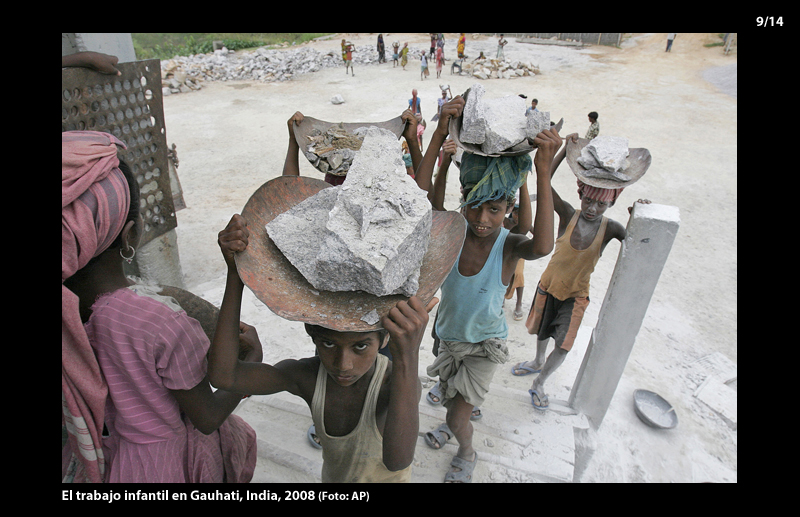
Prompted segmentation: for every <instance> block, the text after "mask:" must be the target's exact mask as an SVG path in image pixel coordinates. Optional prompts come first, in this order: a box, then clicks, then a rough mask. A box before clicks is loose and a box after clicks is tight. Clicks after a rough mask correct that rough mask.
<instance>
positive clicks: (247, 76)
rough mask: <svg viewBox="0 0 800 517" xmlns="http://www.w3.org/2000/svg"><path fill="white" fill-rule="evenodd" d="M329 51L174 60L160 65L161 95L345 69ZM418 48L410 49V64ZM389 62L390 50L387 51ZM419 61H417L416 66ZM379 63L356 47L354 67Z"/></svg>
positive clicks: (367, 49) (264, 51) (368, 50)
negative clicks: (213, 83) (206, 84)
mask: <svg viewBox="0 0 800 517" xmlns="http://www.w3.org/2000/svg"><path fill="white" fill-rule="evenodd" d="M331 46H332V48H331V50H329V51H327V52H321V51H319V50H316V49H313V48H310V47H303V46H299V47H296V48H288V49H269V48H267V47H260V48H258V49H256V50H254V51H252V52H239V53H233V52H231V51H229V50H227V49H225V48H222V49H219V50H215V51H214V52H213V53H209V54H193V55H190V56H175V57H173V58H172V59H168V60H163V61H161V79H162V83H163V85H162V86H163V88H162V90H163V92H164V95H170V94H172V93H181V92H186V91H191V90H195V89H199V88H200V87H201V86H200V84H201V82H202V81H262V82H275V81H288V80H291V79H292V77H294V76H295V75H300V74H307V73H310V72H317V71H319V70H322V69H323V68H334V67H340V66H344V62H343V61H342V53H341V51H340V50H339V49H338V43H336V42H333V41H332V42H331ZM420 52H422V49H421V48H414V47H410V46H409V64H411V63H413V62H414V60H413V59H412V57H411V56H418V55H419V54H420ZM386 59H387V62H389V63H390V62H391V59H392V54H391V47H389V48H387V50H386ZM418 61H419V60H417V62H418ZM377 62H378V51H377V49H376V48H375V45H356V49H355V52H353V65H354V66H359V65H369V64H373V63H377Z"/></svg>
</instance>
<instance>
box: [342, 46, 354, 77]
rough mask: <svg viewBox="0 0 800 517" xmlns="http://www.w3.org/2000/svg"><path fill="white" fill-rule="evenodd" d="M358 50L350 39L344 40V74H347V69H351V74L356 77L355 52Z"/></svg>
mask: <svg viewBox="0 0 800 517" xmlns="http://www.w3.org/2000/svg"><path fill="white" fill-rule="evenodd" d="M355 51H356V47H355V45H353V44H352V43H350V42H349V41H345V40H342V58H344V75H347V70H348V69H350V74H351V75H352V76H353V77H355V75H356V72H355V69H354V68H353V52H355Z"/></svg>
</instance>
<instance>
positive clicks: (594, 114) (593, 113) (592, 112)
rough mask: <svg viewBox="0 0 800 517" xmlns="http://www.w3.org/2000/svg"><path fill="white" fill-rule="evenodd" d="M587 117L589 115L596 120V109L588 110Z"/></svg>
mask: <svg viewBox="0 0 800 517" xmlns="http://www.w3.org/2000/svg"><path fill="white" fill-rule="evenodd" d="M589 117H591V118H592V119H594V120H597V117H598V115H597V112H596V111H590V112H589Z"/></svg>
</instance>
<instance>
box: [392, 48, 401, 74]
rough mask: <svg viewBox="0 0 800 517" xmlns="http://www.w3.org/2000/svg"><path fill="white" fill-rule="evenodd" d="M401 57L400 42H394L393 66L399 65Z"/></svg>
mask: <svg viewBox="0 0 800 517" xmlns="http://www.w3.org/2000/svg"><path fill="white" fill-rule="evenodd" d="M398 59H400V42H399V41H394V42H392V68H394V67H396V66H397V64H398V63H397V60H398Z"/></svg>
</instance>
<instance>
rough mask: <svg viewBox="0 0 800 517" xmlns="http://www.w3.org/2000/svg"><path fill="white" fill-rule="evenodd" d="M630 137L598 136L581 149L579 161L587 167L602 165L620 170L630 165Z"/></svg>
mask: <svg viewBox="0 0 800 517" xmlns="http://www.w3.org/2000/svg"><path fill="white" fill-rule="evenodd" d="M627 157H628V139H627V138H624V137H620V136H602V135H601V136H598V137H596V138H593V139H592V141H591V142H589V143H588V144H586V146H585V147H584V148H583V149H581V156H580V157H579V158H578V159H577V162H578V163H579V164H581V165H582V166H583V167H584V168H586V169H592V168H596V167H600V168H602V169H605V170H607V171H610V172H619V171H620V170H621V169H626V168H627V167H628V160H627Z"/></svg>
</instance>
